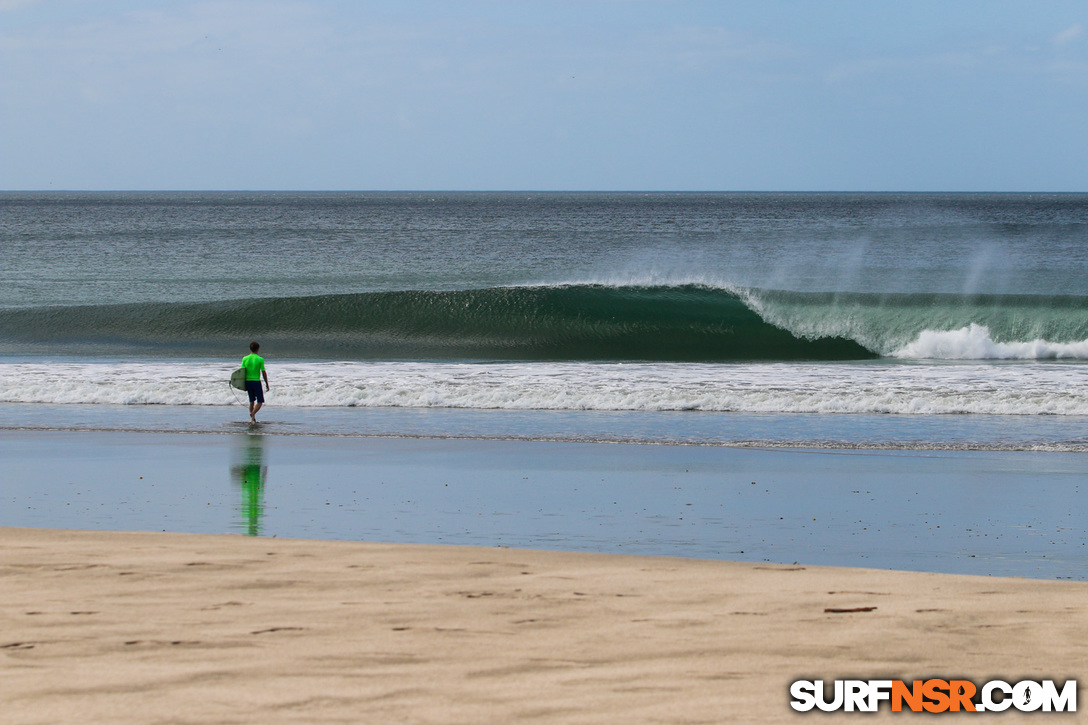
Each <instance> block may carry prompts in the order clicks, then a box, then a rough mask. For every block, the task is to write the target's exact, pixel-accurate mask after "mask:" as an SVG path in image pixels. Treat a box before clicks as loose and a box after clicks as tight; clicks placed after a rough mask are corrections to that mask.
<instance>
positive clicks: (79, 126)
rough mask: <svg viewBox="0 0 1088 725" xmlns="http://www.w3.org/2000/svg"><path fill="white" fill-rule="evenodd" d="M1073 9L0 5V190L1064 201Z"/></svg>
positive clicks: (690, 0)
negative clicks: (926, 196)
mask: <svg viewBox="0 0 1088 725" xmlns="http://www.w3.org/2000/svg"><path fill="white" fill-rule="evenodd" d="M1086 134H1088V2H1085V1H1084V0H1071V1H1065V0H910V1H909V2H908V1H903V2H893V1H892V0H887V1H885V0H746V1H743V2H742V1H738V0H201V1H190V0H143V1H139V0H0V189H3V190H49V189H55V190H213V189H226V190H243V189H244V190H616V191H627V190H643V191H1088V140H1086Z"/></svg>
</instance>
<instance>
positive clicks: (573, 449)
mask: <svg viewBox="0 0 1088 725" xmlns="http://www.w3.org/2000/svg"><path fill="white" fill-rule="evenodd" d="M0 460H2V461H3V467H2V470H0V483H2V486H0V526H30V527H44V528H70V529H97V530H125V531H134V530H138V531H171V532H179V533H201V534H218V533H254V534H261V535H264V536H279V537H281V538H285V537H286V538H296V539H334V540H342V541H381V542H390V543H410V544H456V545H475V546H495V545H503V546H510V547H512V548H521V549H554V550H563V551H586V552H593V553H620V554H639V555H649V556H679V557H690V558H699V559H722V560H728V561H753V562H762V563H783V564H792V563H794V562H800V563H801V564H806V565H824V566H860V567H867V568H874V569H900V570H910V571H934V572H944V573H953V574H976V575H995V576H1029V577H1034V578H1039V579H1073V580H1088V556H1086V554H1085V552H1086V551H1088V548H1086V536H1085V531H1086V530H1088V506H1085V505H1084V504H1083V497H1084V496H1085V495H1088V488H1086V487H1084V483H1085V481H1086V478H1085V475H1086V473H1088V468H1086V461H1088V459H1085V457H1084V455H1083V454H1076V453H1033V452H1001V451H853V452H846V451H828V450H799V449H776V450H759V449H738V448H727V447H717V446H678V445H630V444H603V443H570V442H550V441H518V440H471V439H429V438H360V437H336V436H332V437H330V436H298V435H253V434H251V433H250V432H248V428H243V430H242V431H241V432H236V433H229V434H222V435H211V434H180V433H134V432H100V431H0ZM1082 488H1084V492H1083V493H1082Z"/></svg>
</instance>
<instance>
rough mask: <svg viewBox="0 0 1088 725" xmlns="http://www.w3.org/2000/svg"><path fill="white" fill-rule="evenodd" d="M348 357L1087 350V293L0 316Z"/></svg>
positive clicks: (644, 292) (519, 294) (685, 294)
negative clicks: (256, 341) (255, 342)
mask: <svg viewBox="0 0 1088 725" xmlns="http://www.w3.org/2000/svg"><path fill="white" fill-rule="evenodd" d="M250 339H259V340H260V341H261V343H262V346H263V349H264V350H265V351H266V352H267V353H268V354H269V355H272V356H274V357H277V358H284V359H290V358H295V359H298V358H310V359H320V358H334V359H344V360H383V359H384V360H404V359H417V360H457V359H472V360H552V361H562V360H571V361H589V360H600V361H616V360H631V361H637V360H641V361H684V362H727V361H784V362H799V361H806V360H810V361H830V360H863V359H871V358H876V357H906V358H948V359H971V358H1027V359H1037V358H1088V298H1086V297H1071V296H1064V297H1056V296H1046V295H1036V296H1033V295H1005V296H1000V295H989V296H986V295H978V296H960V295H939V294H932V295H906V294H898V295H896V294H888V295H876V294H856V293H852V294H834V293H802V292H788V291H777V290H760V289H745V288H738V289H726V288H719V287H710V286H704V285H695V284H680V285H645V286H639V285H628V286H609V285H600V284H570V285H555V286H521V287H492V288H485V289H473V290H459V291H433V290H430V291H429V290H407V291H395V292H371V293H358V294H339V295H321V296H308V297H286V298H262V299H253V300H230V301H218V302H202V303H155V304H124V305H93V306H72V307H47V308H22V309H4V310H0V353H7V354H19V353H31V354H40V353H43V352H48V353H52V354H64V353H66V352H67V353H74V354H87V355H98V356H118V355H129V354H137V355H149V356H154V357H171V356H174V357H199V356H222V355H231V354H234V353H235V352H237V350H238V349H240V348H241V349H243V351H244V346H245V344H246V343H248V341H249V340H250Z"/></svg>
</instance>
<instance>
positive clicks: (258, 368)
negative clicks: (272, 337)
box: [242, 342, 269, 423]
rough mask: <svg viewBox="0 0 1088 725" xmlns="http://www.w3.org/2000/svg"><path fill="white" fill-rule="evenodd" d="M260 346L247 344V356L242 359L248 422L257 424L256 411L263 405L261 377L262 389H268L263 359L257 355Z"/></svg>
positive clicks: (253, 343)
mask: <svg viewBox="0 0 1088 725" xmlns="http://www.w3.org/2000/svg"><path fill="white" fill-rule="evenodd" d="M260 349H261V346H260V345H259V344H258V343H256V342H251V343H249V352H250V354H249V355H246V356H245V357H244V358H242V367H244V368H245V369H246V392H247V393H249V420H250V422H251V423H256V422H257V411H258V410H260V409H261V406H263V405H264V392H263V391H262V390H261V376H262V375H263V376H264V389H265V390H269V387H268V373H267V372H266V371H265V369H264V358H263V357H261V356H260V355H258V354H257V351H258V350H260Z"/></svg>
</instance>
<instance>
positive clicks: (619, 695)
mask: <svg viewBox="0 0 1088 725" xmlns="http://www.w3.org/2000/svg"><path fill="white" fill-rule="evenodd" d="M0 574H2V577H3V583H4V585H3V587H2V588H0V602H2V612H3V620H4V624H3V629H2V632H3V634H2V635H0V640H2V641H0V662H2V665H0V667H2V670H0V671H2V681H3V706H4V711H5V718H4V719H5V722H11V723H58V722H67V723H73V722H101V723H107V722H108V723H160V722H162V723H165V722H172V723H208V722H218V723H267V722H344V723H349V722H350V723H358V722H417V723H450V722H458V723H477V722H494V723H501V722H533V721H535V722H569V723H612V722H669V723H695V722H754V721H759V722H779V721H785V720H792V719H797V718H801V717H805V716H803V715H799V714H797V713H794V712H793V711H792V710H791V709H790V708H789V705H788V700H789V697H788V688H789V684H790V683H791V682H792V681H794V680H796V679H799V678H806V679H815V678H820V677H822V678H825V679H836V678H846V677H859V678H866V679H868V678H877V677H887V678H906V679H909V678H918V677H930V676H946V677H952V676H956V677H966V678H969V679H972V680H974V681H976V682H984V681H986V680H988V679H991V678H1001V679H1005V680H1008V681H1010V682H1015V681H1016V680H1018V679H1029V678H1035V679H1041V678H1056V679H1059V680H1064V679H1067V678H1074V677H1076V676H1077V675H1078V674H1079V670H1080V669H1082V668H1083V665H1084V663H1085V661H1088V644H1086V642H1088V631H1086V630H1088V618H1086V617H1085V616H1084V601H1085V598H1086V595H1088V584H1086V583H1083V582H1046V581H1037V580H1024V579H1011V578H995V577H970V576H950V575H942V574H924V573H905V572H894V571H875V570H867V569H849V568H824V567H810V566H785V565H767V564H754V563H731V562H717V561H703V560H683V559H674V558H652V557H633V556H616V555H598V554H582V553H561V552H540V551H527V550H516V549H506V548H497V547H496V548H482V547H441V546H411V545H383V544H364V543H346V542H320V541H305V540H285V539H271V538H248V537H242V536H207V535H186V534H161V533H111V532H81V531H70V530H48V529H24V528H5V529H2V530H0ZM832 610H858V611H832ZM840 716H841V715H840ZM814 717H817V718H818V717H819V716H818V715H815V716H814ZM867 717H869V718H870V719H872V718H873V717H874V716H872V715H870V716H867ZM895 717H899V715H896V714H893V713H890V712H887V711H886V710H885V711H883V712H882V713H881V714H880V715H877V716H875V719H877V720H881V719H882V718H883V719H893V718H895ZM1017 717H1023V718H1025V719H1027V717H1028V716H1019V715H1016V714H1012V713H1006V715H1005V716H1004V717H1003V718H1002V721H1003V722H1012V721H1016V720H1017ZM1038 717H1040V716H1039V715H1035V716H1034V718H1032V719H1033V721H1034V720H1036V719H1038ZM1075 717H1076V716H1075V715H1073V716H1069V715H1065V714H1050V715H1048V716H1046V719H1047V721H1050V720H1056V721H1072V718H1075Z"/></svg>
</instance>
